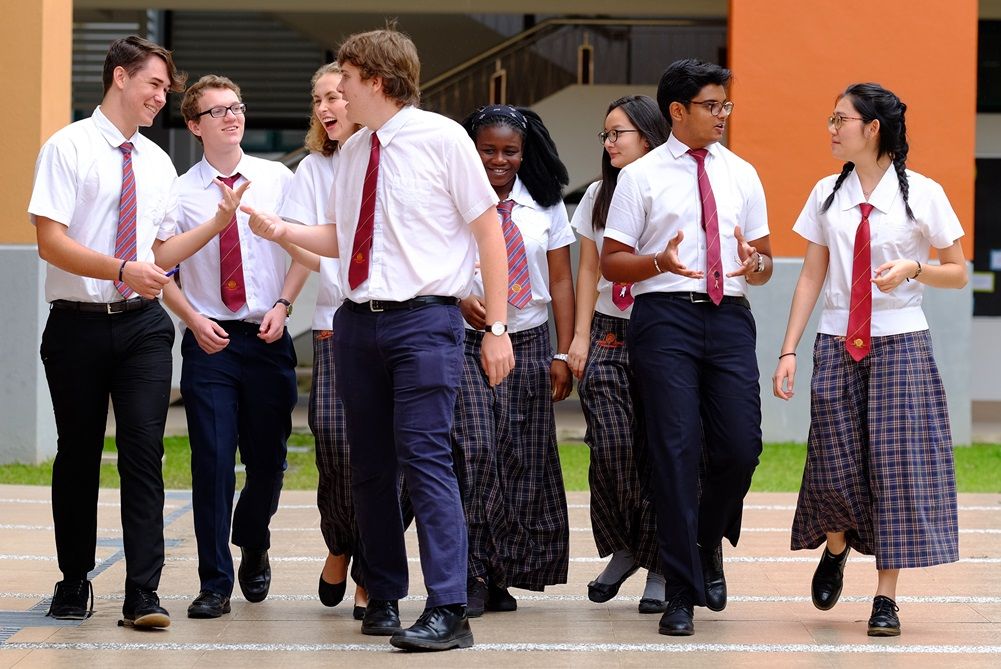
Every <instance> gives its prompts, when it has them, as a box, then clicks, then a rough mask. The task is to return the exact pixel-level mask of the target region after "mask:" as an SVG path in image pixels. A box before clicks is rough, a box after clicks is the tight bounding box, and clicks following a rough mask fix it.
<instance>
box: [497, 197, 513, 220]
mask: <svg viewBox="0 0 1001 669" xmlns="http://www.w3.org/2000/svg"><path fill="white" fill-rule="evenodd" d="M513 209H514V200H512V199H510V198H508V199H507V200H503V201H501V202H498V203H497V211H499V212H500V213H501V214H506V215H508V216H510V215H511V211H512V210H513Z"/></svg>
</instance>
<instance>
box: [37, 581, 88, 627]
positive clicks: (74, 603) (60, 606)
mask: <svg viewBox="0 0 1001 669" xmlns="http://www.w3.org/2000/svg"><path fill="white" fill-rule="evenodd" d="M93 613H94V586H93V585H91V583H90V581H88V580H87V579H66V580H64V581H59V582H58V583H56V588H55V590H53V592H52V603H50V604H49V610H48V612H47V613H46V614H45V615H47V616H49V617H50V618H55V619H57V620H86V619H87V618H90V616H91V615H93Z"/></svg>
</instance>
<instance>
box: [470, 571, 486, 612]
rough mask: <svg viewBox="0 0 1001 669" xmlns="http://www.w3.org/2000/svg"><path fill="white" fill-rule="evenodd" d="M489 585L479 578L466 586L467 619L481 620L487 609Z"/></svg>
mask: <svg viewBox="0 0 1001 669" xmlns="http://www.w3.org/2000/svg"><path fill="white" fill-rule="evenodd" d="M489 594H490V593H489V591H488V590H487V584H486V583H484V582H483V581H481V580H479V579H477V578H471V579H469V582H468V583H467V584H466V617H467V618H479V617H480V616H482V615H483V612H484V611H485V610H486V608H487V597H488V596H489Z"/></svg>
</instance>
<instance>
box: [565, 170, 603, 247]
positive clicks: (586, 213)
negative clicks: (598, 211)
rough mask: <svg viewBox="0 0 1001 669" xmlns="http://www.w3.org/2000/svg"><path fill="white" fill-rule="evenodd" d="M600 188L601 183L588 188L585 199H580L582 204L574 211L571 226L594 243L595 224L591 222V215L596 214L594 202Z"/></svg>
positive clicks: (598, 182) (597, 182)
mask: <svg viewBox="0 0 1001 669" xmlns="http://www.w3.org/2000/svg"><path fill="white" fill-rule="evenodd" d="M600 186H601V182H600V181H596V182H594V183H593V184H591V185H590V186H588V188H587V191H586V192H585V193H584V197H582V198H581V199H580V203H578V204H577V208H576V209H574V212H573V218H572V219H570V226H571V227H572V228H573V229H574V230H576V231H577V234H579V235H580V236H581V237H586V238H588V239H590V240H591V241H592V242H593V241H594V222H593V221H592V220H591V215H592V213H593V212H594V200H595V198H596V197H597V194H598V188H600Z"/></svg>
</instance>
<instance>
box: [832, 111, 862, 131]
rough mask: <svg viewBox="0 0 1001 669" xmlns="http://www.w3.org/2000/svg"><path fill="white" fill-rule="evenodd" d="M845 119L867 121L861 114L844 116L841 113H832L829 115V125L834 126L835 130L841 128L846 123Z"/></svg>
mask: <svg viewBox="0 0 1001 669" xmlns="http://www.w3.org/2000/svg"><path fill="white" fill-rule="evenodd" d="M845 121H862V123H863V124H864V123H865V119H864V118H862V117H861V116H842V115H841V114H831V115H830V116H828V117H827V127H828V128H834V129H835V130H841V126H843V125H844V124H845Z"/></svg>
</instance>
